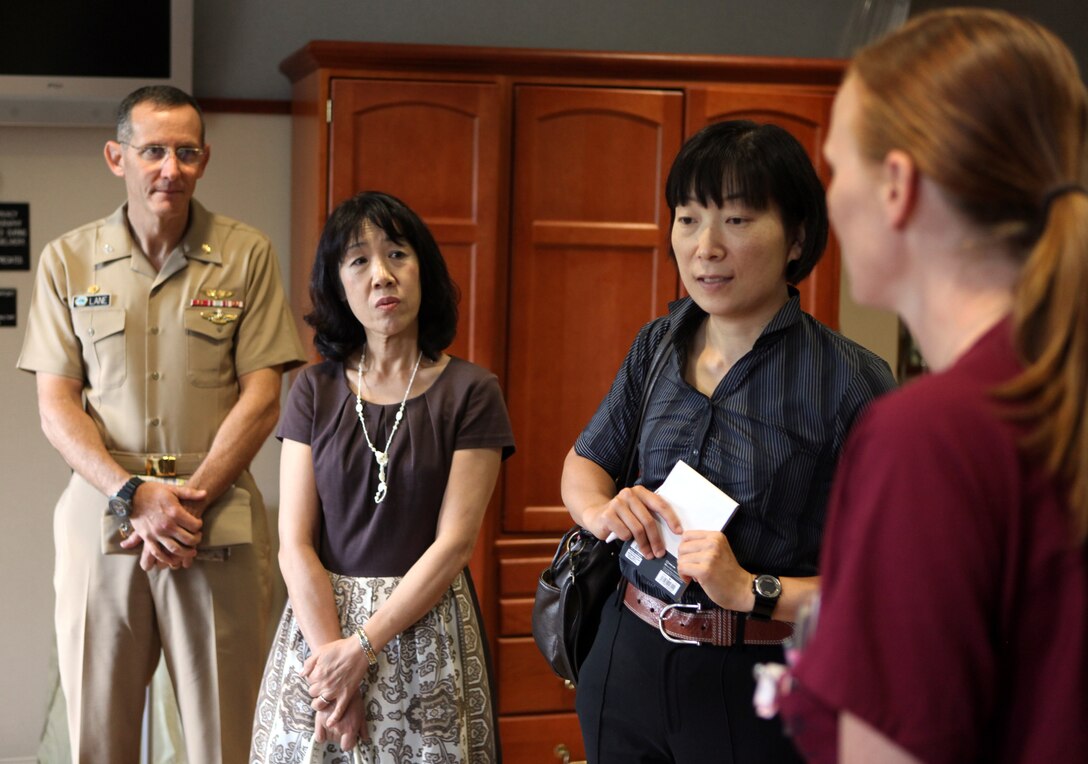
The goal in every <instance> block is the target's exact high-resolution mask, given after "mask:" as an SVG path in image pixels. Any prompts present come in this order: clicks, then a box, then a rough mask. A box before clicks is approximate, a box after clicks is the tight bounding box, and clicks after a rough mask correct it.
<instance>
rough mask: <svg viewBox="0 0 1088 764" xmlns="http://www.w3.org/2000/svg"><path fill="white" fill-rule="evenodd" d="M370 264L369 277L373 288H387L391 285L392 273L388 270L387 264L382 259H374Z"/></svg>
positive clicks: (379, 257)
mask: <svg viewBox="0 0 1088 764" xmlns="http://www.w3.org/2000/svg"><path fill="white" fill-rule="evenodd" d="M371 263H372V267H371V269H370V277H371V279H372V280H373V284H374V286H376V287H381V286H389V285H390V284H392V283H393V271H392V270H390V268H389V262H388V261H387V260H386V259H385V258H384V257H381V256H378V257H375V258H374V259H373V260H372V261H371Z"/></svg>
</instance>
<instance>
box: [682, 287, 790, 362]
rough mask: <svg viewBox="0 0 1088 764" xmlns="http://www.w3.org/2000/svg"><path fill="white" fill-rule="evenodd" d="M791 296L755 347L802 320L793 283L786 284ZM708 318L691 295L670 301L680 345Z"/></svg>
mask: <svg viewBox="0 0 1088 764" xmlns="http://www.w3.org/2000/svg"><path fill="white" fill-rule="evenodd" d="M786 289H787V290H788V292H789V297H788V298H787V299H786V303H785V304H784V305H783V306H782V307H781V308H779V309H778V312H777V313H775V314H774V317H773V318H771V320H770V321H769V322H767V325H766V326H765V327H763V331H762V332H760V335H759V339H757V340H756V343H755V347H759V346H760V345H762V344H766V343H768V342H771V341H773V340H774V339H775V338H777V337H778V336H779V335H780V334H781V333H782V332H783V331H785V330H787V329H789V328H790V327H792V326H794V325H796V324H797V323H798V322H799V321H800V320H801V314H802V310H801V293H800V292H799V291H797V288H796V287H794V286H793V285H789V284H787V285H786ZM705 318H706V311H704V310H703V309H702V308H700V307H699V306H698V305H697V304H696V303H695V300H693V299H691V297H682V298H680V299H679V300H674V301H672V302H670V303H669V319H670V320H671V321H673V322H674V323H675V326H676V329H675V330H674V332H673V342H674V343H675V344H676V345H677V346H678V347H686V346H687V341H688V340H689V339H691V335H692V333H693V332H694V331H695V329H696V328H697V327H698V326H699V324H700V323H701V322H702V321H703V319H705Z"/></svg>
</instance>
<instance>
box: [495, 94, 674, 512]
mask: <svg viewBox="0 0 1088 764" xmlns="http://www.w3.org/2000/svg"><path fill="white" fill-rule="evenodd" d="M514 111H515V133H514V144H515V147H514V151H515V153H514V164H513V167H514V181H513V188H514V196H513V213H512V214H513V242H512V255H511V265H510V269H511V292H510V313H509V316H510V317H509V335H508V336H509V344H508V347H507V381H508V395H507V400H508V403H509V406H510V413H511V417H512V419H513V422H514V431H515V437H516V439H517V447H518V456H517V458H515V459H512V460H511V461H510V463H509V466H508V471H507V476H506V481H505V502H504V530H507V531H561V530H564V529H565V528H567V527H569V525H570V517H569V515H567V512H566V510H565V509H564V508H563V506H562V502H561V501H560V497H559V478H560V473H561V469H562V464H563V457H564V456H565V455H566V453H567V451H568V450H569V449H570V447H571V445H572V444H573V443H574V439H575V437H576V436H577V434H578V433H579V432H580V431H581V429H582V427H584V426H585V424H586V422H588V421H589V417H590V416H591V415H592V414H593V411H594V410H595V409H596V407H597V405H598V404H599V403H600V401H601V399H602V398H603V397H604V394H605V393H606V392H607V390H608V387H609V384H610V383H611V381H612V378H613V376H614V375H615V373H616V369H617V368H618V367H619V364H620V362H621V361H622V360H623V357H624V355H625V354H626V352H627V349H628V347H629V346H630V343H631V341H632V340H633V339H634V336H635V333H636V332H637V331H638V328H639V327H640V326H641V325H642V324H644V323H645V322H646V321H648V320H649V319H651V318H653V317H654V316H656V315H661V314H662V313H664V312H665V310H666V308H667V305H668V302H669V301H670V300H672V299H674V298H675V296H676V293H677V282H678V280H677V276H676V268H675V266H674V264H673V263H672V261H671V260H670V259H669V257H668V254H667V251H668V250H667V247H668V225H669V211H668V208H667V207H666V206H665V203H664V182H665V175H666V174H667V172H668V168H669V165H670V163H671V162H672V159H673V157H674V156H675V154H676V151H677V149H678V148H679V146H680V135H681V120H682V117H683V99H682V96H681V94H680V93H679V92H674V91H667V90H635V89H631V90H624V89H607V88H576V87H543V86H520V87H518V88H517V89H516V91H515V103H514Z"/></svg>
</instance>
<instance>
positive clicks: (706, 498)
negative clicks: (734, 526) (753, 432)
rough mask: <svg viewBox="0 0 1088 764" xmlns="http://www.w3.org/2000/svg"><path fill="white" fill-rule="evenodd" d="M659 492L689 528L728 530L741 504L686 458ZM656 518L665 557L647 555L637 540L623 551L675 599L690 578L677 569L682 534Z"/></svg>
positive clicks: (677, 464) (674, 469) (687, 529)
mask: <svg viewBox="0 0 1088 764" xmlns="http://www.w3.org/2000/svg"><path fill="white" fill-rule="evenodd" d="M655 493H657V495H659V496H660V497H661V498H663V499H665V501H667V502H669V505H670V506H671V507H672V508H673V511H674V512H676V516H677V518H678V519H679V520H680V527H681V528H683V529H684V530H685V531H689V530H692V531H719V530H724V529H725V526H726V525H727V524H728V523H729V521H730V520H731V519H732V517H733V514H734V512H736V510H737V506H738V504H737V502H736V501H735V500H734V499H732V498H731V497H730V496H729V495H728V494H726V493H725V492H724V491H722V490H721V489H720V488H718V487H717V486H716V485H714V484H713V483H711V482H710V481H709V480H707V479H706V478H705V477H703V476H702V475H700V474H699V473H698V472H696V471H695V470H694V469H693V468H692V467H691V466H689V465H688V464H687V463H686V462H684V461H683V460H681V461H678V462H677V463H676V465H675V466H674V467H673V468H672V471H671V472H669V475H668V477H666V478H665V481H664V482H663V483H662V484H661V485H660V486H659V487H658V489H657V491H656V492H655ZM656 521H657V525H658V528H659V529H660V531H661V536H662V538H663V539H664V540H665V548H666V549H667V550H668V554H666V555H665V557H663V558H660V559H655V558H653V557H646V556H645V555H643V553H642V550H641V549H639V547H638V544H637V543H636V542H635V541H633V540H632V541H628V542H627V543H625V544H624V546H623V550H622V551H621V554H622V555H623V556H624V557H625V558H626V559H627V560H628V561H630V562H632V563H634V564H635V565H638V566H639V569H640V570H639V572H640V573H642V574H643V575H646V576H649V577H650V578H652V579H653V580H654V581H655V582H656V583H657V584H659V585H660V586H661V587H662V588H664V589H665V590H667V591H668V592H669V593H670V594H672V596H673V598H674V599H675V598H678V597H679V596H680V595H681V594H683V591H684V589H685V588H686V587H687V582H686V581H685V580H684V579H683V577H681V576H680V574H679V573H677V572H676V557H677V555H678V554H679V549H680V536H679V535H678V534H676V533H673V532H672V530H670V529H669V527H668V525H667V524H666V523H665V522H664V521H663V520H662V519H661V518H660V517H657V518H656ZM615 538H616V534H614V533H613V534H610V535H609V537H608V540H609V541H612V540H614V539H615Z"/></svg>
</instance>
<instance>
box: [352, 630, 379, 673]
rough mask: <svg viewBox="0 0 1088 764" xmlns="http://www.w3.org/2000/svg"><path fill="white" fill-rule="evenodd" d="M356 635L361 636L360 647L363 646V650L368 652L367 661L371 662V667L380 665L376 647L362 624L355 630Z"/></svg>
mask: <svg viewBox="0 0 1088 764" xmlns="http://www.w3.org/2000/svg"><path fill="white" fill-rule="evenodd" d="M355 636H357V637H358V638H359V647H361V648H363V652H364V653H366V661H367V663H369V664H370V667H371V668H374V667H375V666H377V665H378V655H377V653H375V652H374V648H373V647H372V646H371V644H370V638H369V637H367V635H366V632H365V631H363V627H362V626H360V627H359V628H358V629H356V630H355Z"/></svg>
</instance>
